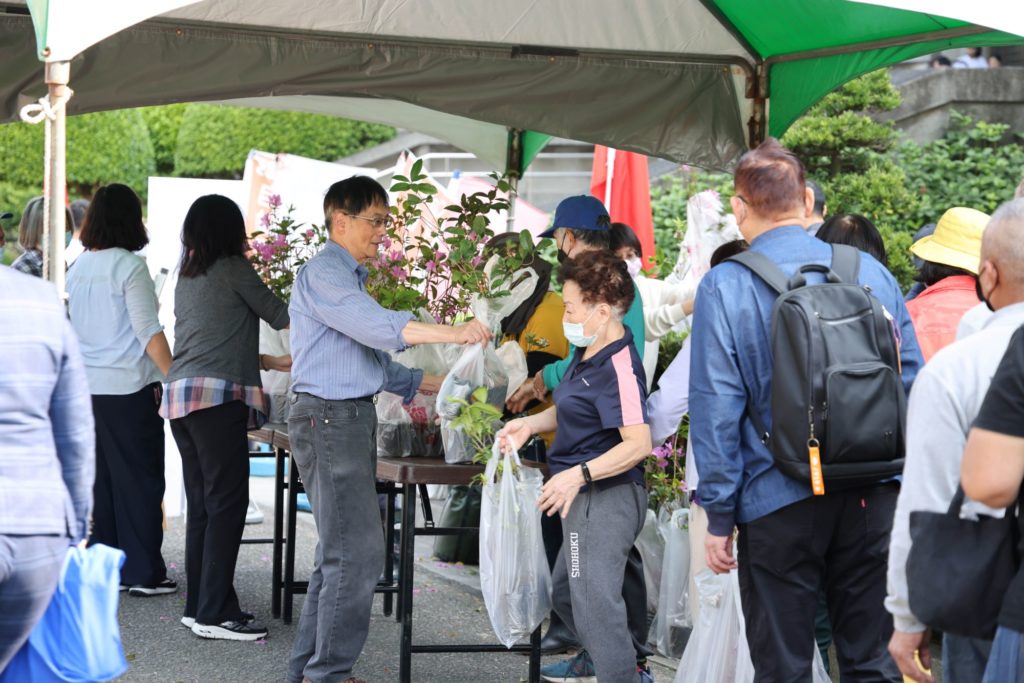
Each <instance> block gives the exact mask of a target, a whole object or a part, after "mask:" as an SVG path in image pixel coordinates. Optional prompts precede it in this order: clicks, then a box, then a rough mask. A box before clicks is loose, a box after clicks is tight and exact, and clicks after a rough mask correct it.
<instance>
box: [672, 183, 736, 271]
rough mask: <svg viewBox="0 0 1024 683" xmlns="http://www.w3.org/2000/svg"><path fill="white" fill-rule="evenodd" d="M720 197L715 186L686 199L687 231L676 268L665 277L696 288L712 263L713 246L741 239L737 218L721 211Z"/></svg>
mask: <svg viewBox="0 0 1024 683" xmlns="http://www.w3.org/2000/svg"><path fill="white" fill-rule="evenodd" d="M722 208H723V207H722V200H721V198H720V197H719V196H718V193H717V192H715V191H714V190H704V191H703V192H698V193H697V194H695V195H693V196H692V197H690V199H689V200H687V202H686V234H685V235H684V236H683V243H682V245H681V246H682V248H681V249H680V250H679V258H678V260H677V261H676V266H675V268H673V269H672V272H671V273H670V274H669V276H668V277H667V278H665V279H666V281H668V282H682V283H684V284H686V285H689V286H691V287H694V288H696V287H697V284H698V283H699V282H700V279H701V278H702V277H703V276H704V274H705V273H706V272H708V270H709V269H710V267H711V263H710V262H711V255H712V254H713V253H714V252H715V249H717V248H718V247H720V246H721V245H723V244H725V243H726V242H731V241H732V240H738V239H742V238H743V235H742V234H741V233H740V230H739V227H738V226H737V225H736V218H735V217H734V216H733V215H732V214H725V215H723V213H722Z"/></svg>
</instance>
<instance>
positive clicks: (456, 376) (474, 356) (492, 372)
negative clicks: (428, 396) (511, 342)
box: [436, 344, 508, 464]
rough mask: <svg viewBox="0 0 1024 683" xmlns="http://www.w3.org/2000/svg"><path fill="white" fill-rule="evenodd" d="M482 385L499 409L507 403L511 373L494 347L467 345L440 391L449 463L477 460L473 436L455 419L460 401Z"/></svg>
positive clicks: (442, 429)
mask: <svg viewBox="0 0 1024 683" xmlns="http://www.w3.org/2000/svg"><path fill="white" fill-rule="evenodd" d="M479 387H487V403H489V404H491V405H492V406H494V407H496V408H499V409H500V408H501V407H502V406H504V405H505V396H506V395H507V394H508V375H506V374H505V368H504V367H503V366H502V364H501V361H500V360H499V359H498V356H497V354H495V352H494V349H493V348H492V347H490V346H486V347H481V346H480V345H479V344H473V345H471V346H467V347H466V348H465V349H464V350H463V351H462V355H461V356H459V360H458V361H457V362H456V363H455V366H454V367H452V369H451V372H449V373H448V376H447V377H445V378H444V382H442V383H441V389H440V390H439V391H438V392H437V403H436V407H437V412H438V414H439V415H440V416H441V438H442V440H443V442H444V459H445V462H448V463H452V464H455V463H461V462H469V461H471V460H472V459H473V446H472V444H471V443H470V441H469V438H468V437H467V436H466V435H465V434H464V433H463V432H462V430H461V429H460V428H458V427H455V426H453V425H452V420H454V419H455V418H457V417H458V416H459V415H460V414H461V412H462V407H463V406H462V404H461V403H459V401H468V400H469V397H470V395H471V394H472V393H473V392H474V391H476V390H477V389H478V388H479Z"/></svg>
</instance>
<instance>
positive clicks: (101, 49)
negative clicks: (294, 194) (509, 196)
mask: <svg viewBox="0 0 1024 683" xmlns="http://www.w3.org/2000/svg"><path fill="white" fill-rule="evenodd" d="M63 2H64V4H65V6H69V5H72V4H74V5H76V6H77V7H78V9H79V10H80V11H78V12H77V13H72V12H70V11H66V12H63V13H62V12H54V11H48V12H47V13H45V15H44V14H43V13H40V12H39V11H38V10H37V7H38V6H42V5H51V4H52V5H54V6H56V3H55V0H50V2H49V3H46V2H42V1H40V2H36V0H33V2H32V3H31V4H30V5H26V3H25V1H24V0H7V1H6V2H5V1H4V0H0V63H3V64H4V70H3V72H2V73H0V120H14V119H15V118H16V117H17V116H18V111H19V110H20V109H21V107H23V106H25V105H27V104H31V103H34V102H35V101H36V100H37V99H38V98H40V97H41V96H42V95H44V94H45V92H46V89H45V86H44V85H43V83H44V79H43V77H42V76H43V73H42V72H43V68H42V65H40V63H39V59H43V58H45V59H48V60H50V61H51V62H55V63H56V62H59V63H60V64H61V65H62V66H63V67H64V68H65V69H66V68H70V69H71V71H72V72H73V73H74V87H75V90H76V94H75V96H74V98H72V99H71V100H70V101H69V102H68V111H69V112H70V113H76V112H88V111H100V110H105V109H117V108H125V107H136V106H146V105H154V104H166V103H171V102H184V101H223V100H233V99H237V98H252V97H268V96H271V97H292V96H301V97H307V96H318V97H341V98H348V99H351V98H357V99H359V100H362V101H363V104H364V105H365V106H364V108H363V109H362V113H361V115H360V118H366V119H369V120H381V119H380V118H377V117H375V116H374V115H373V113H372V112H373V109H374V107H375V105H378V104H381V103H382V102H384V101H389V100H390V101H394V102H398V103H404V104H406V105H412V106H414V107H418V108H420V109H421V110H430V111H432V112H441V113H444V114H448V115H453V116H455V117H460V118H461V119H470V120H473V121H478V122H484V123H488V124H494V125H496V126H498V127H499V130H508V129H511V130H514V131H537V132H538V133H541V134H546V135H559V136H563V137H568V138H573V139H576V140H582V141H586V142H593V143H597V144H604V145H608V146H610V147H615V148H618V149H625V150H632V151H638V152H642V153H646V154H650V155H653V156H658V157H662V158H666V159H670V160H674V161H678V162H686V163H690V164H695V165H698V166H703V167H707V168H714V169H727V168H729V167H730V166H731V165H732V164H733V163H734V162H735V160H736V159H737V158H738V157H739V155H740V154H742V152H743V150H745V149H746V148H747V147H748V146H749V145H751V144H755V143H757V142H758V141H760V140H761V139H763V138H764V136H765V135H768V134H771V135H781V134H782V133H783V132H784V131H785V130H786V128H787V127H788V126H790V125H791V124H792V123H793V121H794V120H796V118H797V117H798V116H799V115H800V114H801V113H803V112H804V111H805V110H806V109H807V108H808V107H810V106H811V105H812V104H813V103H814V102H815V101H817V100H818V99H820V98H821V97H822V96H823V95H825V94H826V93H828V92H829V91H831V90H832V89H834V88H835V87H837V86H838V85H840V84H842V83H844V82H846V81H848V80H850V79H851V78H854V77H856V76H858V75H860V74H862V73H865V72H868V71H871V70H873V69H877V68H880V67H883V66H887V65H889V64H893V63H896V62H900V61H903V60H906V59H909V58H912V57H916V56H919V55H924V54H928V53H931V52H936V51H939V50H942V49H948V48H953V47H960V46H979V45H980V46H985V45H1008V44H1020V43H1024V39H1022V38H1021V37H1020V36H1016V35H1013V34H1010V33H1004V32H1000V31H996V30H992V29H990V28H986V27H982V26H977V25H974V24H969V23H965V22H963V21H957V20H952V19H946V18H942V17H938V16H934V15H930V14H924V13H919V12H913V11H906V10H900V9H892V8H889V7H880V6H875V5H869V4H861V3H857V2H851V1H850V0H761V1H760V2H751V1H750V0H645V2H643V3H640V4H636V3H623V2H621V0H559V2H547V3H528V4H524V3H510V2H507V1H506V0H476V1H475V2H471V3H467V2H457V1H456V0H417V2H405V1H404V0H363V1H361V2H358V3H355V2H351V1H345V0H302V2H298V1H297V0H200V1H198V2H193V3H191V4H188V5H187V6H184V7H180V8H178V9H173V10H171V11H167V12H165V13H163V14H161V15H159V16H156V17H153V18H150V19H145V20H144V21H141V23H138V24H136V25H134V26H132V27H130V28H127V29H124V30H120V31H118V32H116V33H113V35H109V37H106V38H103V39H102V40H100V41H99V42H97V43H96V44H94V45H92V46H91V47H84V46H82V47H81V48H78V49H80V50H82V51H81V52H80V54H77V56H74V57H72V55H73V54H76V53H77V52H76V51H75V49H74V48H73V47H71V48H69V47H67V46H61V45H59V44H56V43H54V42H53V41H54V40H56V38H55V37H61V36H63V37H65V38H66V37H67V36H75V35H76V32H75V30H74V29H75V26H74V25H73V24H72V25H71V26H70V27H69V26H67V25H65V26H64V28H62V29H60V30H55V28H54V27H56V26H57V24H58V23H60V22H65V23H66V22H73V21H75V17H78V18H79V19H78V20H79V21H81V19H80V17H82V16H88V17H89V18H90V20H96V21H102V18H103V17H105V16H108V15H109V16H115V17H116V18H117V20H116V21H115V23H118V24H119V26H118V27H117V28H120V27H121V26H123V25H125V22H124V21H123V17H121V16H120V15H117V14H116V13H112V12H110V11H109V9H108V7H109V6H110V5H111V4H112V3H116V2H117V0H63ZM138 4H140V5H145V4H146V3H138ZM149 4H152V3H149ZM176 4H182V3H180V2H179V3H176ZM82 8H86V9H85V11H84V12H83V11H81V10H82ZM29 9H31V12H32V14H31V16H29V13H28V10H29ZM33 21H34V22H35V24H36V27H33ZM40 22H45V25H46V27H47V28H46V29H45V30H36V29H37V28H38V27H39V25H40ZM114 30H117V29H116V28H115V29H114ZM37 39H38V40H40V41H42V42H40V43H38V44H37V42H36V41H37ZM73 42H74V41H71V42H69V44H72V43H73ZM45 43H48V44H45ZM59 60H70V62H68V61H59ZM382 106H390V105H382ZM413 111H415V110H413ZM425 119H426V117H425V118H424V120H425ZM456 120H458V119H456ZM411 127H412V128H414V129H415V128H416V126H411ZM451 128H452V130H451V133H450V134H449V135H446V136H445V137H446V138H447V139H450V140H453V141H454V140H455V139H456V136H457V131H458V126H452V127H451ZM502 135H506V136H507V134H506V133H502ZM513 143H514V144H512V145H510V146H509V147H510V148H511V149H512V150H513V151H515V150H517V149H522V150H524V151H525V150H527V149H529V148H530V147H531V145H532V143H530V144H527V140H525V139H524V138H523V137H520V136H518V135H516V136H513ZM457 144H458V143H457Z"/></svg>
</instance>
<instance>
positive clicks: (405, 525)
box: [398, 484, 416, 683]
mask: <svg viewBox="0 0 1024 683" xmlns="http://www.w3.org/2000/svg"><path fill="white" fill-rule="evenodd" d="M403 489H404V491H405V498H404V499H403V500H402V528H401V532H400V533H401V535H402V538H401V544H402V550H401V553H400V555H399V563H400V569H399V575H398V590H399V595H400V596H401V602H400V604H399V612H400V614H401V618H402V640H401V645H400V646H399V668H398V680H399V681H400V682H401V683H409V682H410V681H411V680H412V679H411V675H412V587H413V578H414V577H413V573H414V570H415V560H416V557H415V555H416V544H415V540H416V486H415V485H413V484H406V485H405V486H404V487H403Z"/></svg>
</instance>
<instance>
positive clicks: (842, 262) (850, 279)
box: [832, 244, 860, 285]
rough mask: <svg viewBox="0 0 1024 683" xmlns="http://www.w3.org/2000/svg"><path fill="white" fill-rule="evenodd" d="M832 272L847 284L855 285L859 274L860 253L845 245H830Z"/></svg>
mask: <svg viewBox="0 0 1024 683" xmlns="http://www.w3.org/2000/svg"><path fill="white" fill-rule="evenodd" d="M832 272H833V273H835V274H836V276H837V277H838V278H839V279H840V280H841V281H842V282H845V283H847V284H851V285H855V284H857V275H858V273H860V252H859V251H857V249H856V248H854V247H851V246H849V245H847V244H833V245H832Z"/></svg>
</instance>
